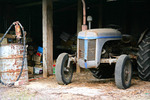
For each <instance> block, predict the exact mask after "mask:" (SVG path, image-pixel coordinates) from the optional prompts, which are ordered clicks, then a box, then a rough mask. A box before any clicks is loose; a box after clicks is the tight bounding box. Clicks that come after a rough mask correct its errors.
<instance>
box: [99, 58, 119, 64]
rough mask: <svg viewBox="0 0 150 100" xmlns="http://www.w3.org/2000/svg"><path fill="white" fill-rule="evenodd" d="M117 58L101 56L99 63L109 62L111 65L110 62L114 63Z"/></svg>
mask: <svg viewBox="0 0 150 100" xmlns="http://www.w3.org/2000/svg"><path fill="white" fill-rule="evenodd" d="M117 59H118V58H108V59H105V58H102V59H101V63H109V64H110V65H111V64H112V63H116V62H117Z"/></svg>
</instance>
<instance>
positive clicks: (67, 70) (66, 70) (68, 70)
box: [55, 53, 73, 85]
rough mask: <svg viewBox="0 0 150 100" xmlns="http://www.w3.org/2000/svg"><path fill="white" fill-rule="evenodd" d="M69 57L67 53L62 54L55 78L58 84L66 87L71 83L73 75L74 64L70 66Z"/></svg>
mask: <svg viewBox="0 0 150 100" xmlns="http://www.w3.org/2000/svg"><path fill="white" fill-rule="evenodd" d="M68 60H69V56H68V54H67V53H62V54H60V55H59V56H58V58H57V61H56V68H55V76H56V80H57V83H58V84H61V85H64V84H66V85H67V84H69V83H71V80H72V75H73V67H72V62H70V66H67V65H68Z"/></svg>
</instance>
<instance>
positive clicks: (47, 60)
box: [42, 0, 53, 78]
mask: <svg viewBox="0 0 150 100" xmlns="http://www.w3.org/2000/svg"><path fill="white" fill-rule="evenodd" d="M52 9H53V7H52V0H43V1H42V11H43V77H44V78H47V75H48V73H49V74H52V72H53V71H52V65H53V26H52V25H53V20H52V16H53V15H52V13H53V12H52Z"/></svg>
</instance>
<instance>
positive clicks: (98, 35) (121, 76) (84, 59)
mask: <svg viewBox="0 0 150 100" xmlns="http://www.w3.org/2000/svg"><path fill="white" fill-rule="evenodd" d="M82 2H83V26H82V31H81V32H79V33H78V36H77V54H76V55H70V54H68V53H62V54H60V55H59V56H58V58H57V61H56V68H55V72H56V74H55V75H56V80H57V82H58V84H69V83H70V82H71V80H72V75H73V68H72V67H73V66H72V65H73V63H77V64H78V65H79V66H80V67H82V68H86V69H89V70H90V71H91V72H92V74H93V76H94V77H96V78H98V79H100V78H103V77H105V74H106V73H107V71H108V70H109V69H108V70H102V68H101V67H105V68H107V66H105V65H113V64H114V65H115V68H114V70H113V73H114V77H115V83H116V86H117V87H118V88H121V89H126V88H129V87H130V85H131V77H132V69H133V65H134V63H136V61H137V64H138V67H137V69H138V75H139V77H140V78H141V79H142V80H144V81H150V32H149V31H148V30H146V31H145V32H143V33H142V35H141V37H140V39H139V41H138V42H137V44H138V47H139V48H138V47H136V46H135V45H134V44H132V43H131V42H132V41H131V38H132V36H130V35H127V34H121V32H120V31H118V30H117V29H112V28H101V29H88V30H87V29H86V27H87V26H86V17H85V15H86V14H85V2H84V0H82ZM91 20H92V18H91V17H88V19H87V21H89V22H91ZM89 27H90V24H89ZM108 68H109V67H108Z"/></svg>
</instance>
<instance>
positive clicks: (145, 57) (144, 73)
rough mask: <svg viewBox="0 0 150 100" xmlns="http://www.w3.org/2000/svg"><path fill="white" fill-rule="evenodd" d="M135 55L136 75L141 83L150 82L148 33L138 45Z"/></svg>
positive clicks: (149, 41) (149, 40)
mask: <svg viewBox="0 0 150 100" xmlns="http://www.w3.org/2000/svg"><path fill="white" fill-rule="evenodd" d="M137 55H138V57H137V63H138V67H137V69H138V75H139V77H140V79H142V80H143V81H150V32H149V33H148V34H147V35H146V36H145V37H144V39H143V40H142V41H141V43H140V44H139V51H138V53H137Z"/></svg>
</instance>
